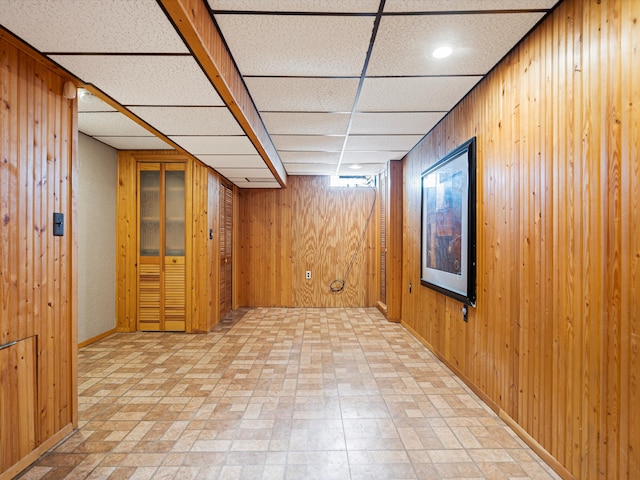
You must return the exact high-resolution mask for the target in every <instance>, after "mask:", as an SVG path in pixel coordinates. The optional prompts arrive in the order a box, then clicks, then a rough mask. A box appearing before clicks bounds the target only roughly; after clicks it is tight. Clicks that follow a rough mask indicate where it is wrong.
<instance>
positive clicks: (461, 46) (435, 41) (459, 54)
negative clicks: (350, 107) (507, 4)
mask: <svg viewBox="0 0 640 480" xmlns="http://www.w3.org/2000/svg"><path fill="white" fill-rule="evenodd" d="M543 15H544V14H543V13H504V14H483V15H399V16H391V17H384V18H383V19H382V21H381V22H380V29H379V30H378V36H377V37H376V42H375V45H374V48H373V53H372V55H371V61H370V63H369V68H368V69H367V75H369V76H377V75H480V74H485V73H487V72H488V71H489V70H491V68H492V67H493V66H494V65H495V64H496V63H497V62H498V61H499V60H500V59H501V58H502V57H503V56H504V55H505V54H506V53H507V52H508V51H509V50H511V48H512V47H513V45H515V44H516V43H517V42H518V41H519V40H520V39H521V38H522V37H523V36H524V35H525V34H526V33H527V32H528V31H529V30H531V28H532V27H533V26H534V25H535V24H536V23H537V22H538V21H539V20H540V19H541V18H542V16H543ZM443 45H447V46H450V47H451V48H452V49H453V53H452V55H451V56H449V57H447V58H443V59H436V58H434V57H433V56H432V52H433V50H435V49H436V48H437V47H440V46H443Z"/></svg>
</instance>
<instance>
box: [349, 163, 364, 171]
mask: <svg viewBox="0 0 640 480" xmlns="http://www.w3.org/2000/svg"><path fill="white" fill-rule="evenodd" d="M349 168H350V169H351V170H360V169H361V168H362V165H358V164H357V163H353V164H351V165H349Z"/></svg>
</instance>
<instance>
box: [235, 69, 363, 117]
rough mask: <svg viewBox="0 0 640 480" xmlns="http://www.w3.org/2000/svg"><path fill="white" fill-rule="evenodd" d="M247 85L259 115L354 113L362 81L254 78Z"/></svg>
mask: <svg viewBox="0 0 640 480" xmlns="http://www.w3.org/2000/svg"><path fill="white" fill-rule="evenodd" d="M245 82H246V84H247V87H248V88H249V92H251V96H252V97H253V100H254V101H255V103H256V106H257V107H258V110H260V111H265V110H266V111H291V112H296V111H297V112H301V111H302V112H351V109H352V108H353V102H354V100H355V97H356V91H357V90H358V83H359V80H358V79H357V78H271V77H264V78H263V77H252V78H246V79H245Z"/></svg>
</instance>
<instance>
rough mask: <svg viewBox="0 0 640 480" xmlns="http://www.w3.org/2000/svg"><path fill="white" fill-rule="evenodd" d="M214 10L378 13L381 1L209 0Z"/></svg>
mask: <svg viewBox="0 0 640 480" xmlns="http://www.w3.org/2000/svg"><path fill="white" fill-rule="evenodd" d="M208 1H209V6H210V7H211V8H212V9H213V10H258V11H264V12H341V13H376V12H377V11H378V6H379V5H380V0H208Z"/></svg>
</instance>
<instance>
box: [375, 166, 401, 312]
mask: <svg viewBox="0 0 640 480" xmlns="http://www.w3.org/2000/svg"><path fill="white" fill-rule="evenodd" d="M378 190H379V192H380V194H379V197H380V201H379V205H378V209H379V210H380V216H379V222H380V223H381V225H380V241H379V249H380V277H381V278H380V280H379V282H380V298H379V300H380V302H381V306H383V313H384V315H385V317H386V318H387V319H388V320H389V321H392V322H399V321H400V319H401V318H402V209H403V204H402V190H403V184H402V162H401V161H389V162H387V168H386V170H385V171H384V172H383V174H381V175H380V184H379V186H378ZM383 224H384V225H383ZM383 275H384V279H383V278H382V277H383ZM383 291H384V297H383V296H382V292H383Z"/></svg>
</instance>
